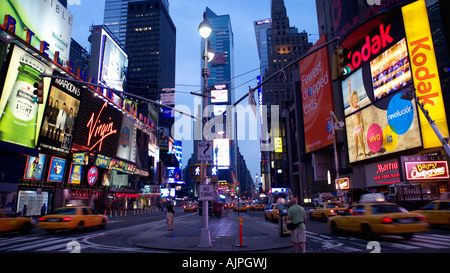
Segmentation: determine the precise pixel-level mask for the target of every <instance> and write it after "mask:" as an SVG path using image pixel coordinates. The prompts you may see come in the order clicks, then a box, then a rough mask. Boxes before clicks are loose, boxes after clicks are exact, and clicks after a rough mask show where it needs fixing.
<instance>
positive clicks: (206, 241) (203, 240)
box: [198, 12, 212, 247]
mask: <svg viewBox="0 0 450 273" xmlns="http://www.w3.org/2000/svg"><path fill="white" fill-rule="evenodd" d="M202 27H205V28H208V27H209V28H210V30H209V33H207V34H206V33H205V34H203V33H202V32H201V31H200V28H202ZM211 30H212V28H211V25H210V24H209V22H208V21H207V18H206V12H204V13H203V22H202V23H201V24H200V26H199V32H200V34H201V35H202V37H203V38H204V39H205V49H204V51H203V68H202V77H203V94H202V97H203V111H204V112H203V118H202V128H204V126H205V124H206V121H207V118H208V112H206V111H207V107H206V106H207V104H208V97H207V95H208V94H207V93H208V77H209V68H208V36H209V34H210V32H211ZM202 131H203V130H202ZM202 141H205V135H204V134H203V132H202ZM201 163H208V162H207V161H202V162H201ZM204 166H206V165H204ZM202 169H204V170H203V174H202V176H203V178H202V184H204V185H206V184H208V181H207V179H206V176H207V173H206V169H207V168H202ZM202 217H203V221H202V229H201V232H200V244H199V245H198V247H210V246H212V244H211V233H210V231H209V227H208V200H203V201H202Z"/></svg>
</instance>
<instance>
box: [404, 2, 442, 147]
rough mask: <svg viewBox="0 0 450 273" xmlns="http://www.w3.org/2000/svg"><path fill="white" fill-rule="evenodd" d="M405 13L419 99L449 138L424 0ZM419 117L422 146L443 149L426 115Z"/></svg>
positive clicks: (408, 8) (408, 6)
mask: <svg viewBox="0 0 450 273" xmlns="http://www.w3.org/2000/svg"><path fill="white" fill-rule="evenodd" d="M402 14H403V21H404V25H405V33H406V39H407V41H408V52H409V56H410V60H411V69H412V75H413V79H414V87H415V88H416V97H418V98H419V100H420V102H421V103H423V104H424V108H425V109H426V110H428V113H429V115H430V117H431V118H432V119H433V120H434V121H435V123H436V125H437V126H438V127H439V128H440V129H441V130H442V131H443V132H444V133H445V134H444V135H448V126H447V119H446V116H445V108H444V100H443V97H442V90H441V84H440V81H439V73H438V68H437V64H436V56H435V53H434V46H433V40H432V37H431V31H430V24H429V21H428V14H427V9H426V5H425V0H418V1H416V2H414V3H411V4H409V5H406V6H404V7H402ZM419 115H420V126H421V128H422V140H423V147H424V148H425V149H426V148H434V147H441V146H442V144H441V143H440V141H439V139H438V137H437V136H436V134H435V133H434V131H433V129H432V128H431V126H430V124H429V123H428V121H427V119H426V118H425V116H424V115H423V113H422V112H420V114H419Z"/></svg>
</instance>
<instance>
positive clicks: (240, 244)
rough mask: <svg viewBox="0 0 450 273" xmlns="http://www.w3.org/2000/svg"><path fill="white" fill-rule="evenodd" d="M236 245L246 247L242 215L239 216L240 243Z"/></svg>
mask: <svg viewBox="0 0 450 273" xmlns="http://www.w3.org/2000/svg"><path fill="white" fill-rule="evenodd" d="M236 247H246V245H244V244H243V240H242V217H239V245H236Z"/></svg>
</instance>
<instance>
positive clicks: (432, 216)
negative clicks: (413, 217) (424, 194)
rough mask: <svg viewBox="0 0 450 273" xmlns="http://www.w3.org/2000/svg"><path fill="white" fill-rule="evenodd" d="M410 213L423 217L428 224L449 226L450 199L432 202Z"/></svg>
mask: <svg viewBox="0 0 450 273" xmlns="http://www.w3.org/2000/svg"><path fill="white" fill-rule="evenodd" d="M412 212H415V213H420V214H423V215H425V217H426V220H427V222H428V223H429V224H432V225H450V199H442V200H434V201H432V202H430V203H428V204H426V205H425V206H424V207H423V208H422V209H421V210H415V211H412Z"/></svg>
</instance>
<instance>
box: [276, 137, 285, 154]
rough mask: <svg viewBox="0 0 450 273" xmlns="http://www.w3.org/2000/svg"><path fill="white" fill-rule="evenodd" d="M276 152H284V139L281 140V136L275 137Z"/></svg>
mask: <svg viewBox="0 0 450 273" xmlns="http://www.w3.org/2000/svg"><path fill="white" fill-rule="evenodd" d="M274 139H275V153H282V152H283V141H282V140H281V137H275V138H274Z"/></svg>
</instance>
